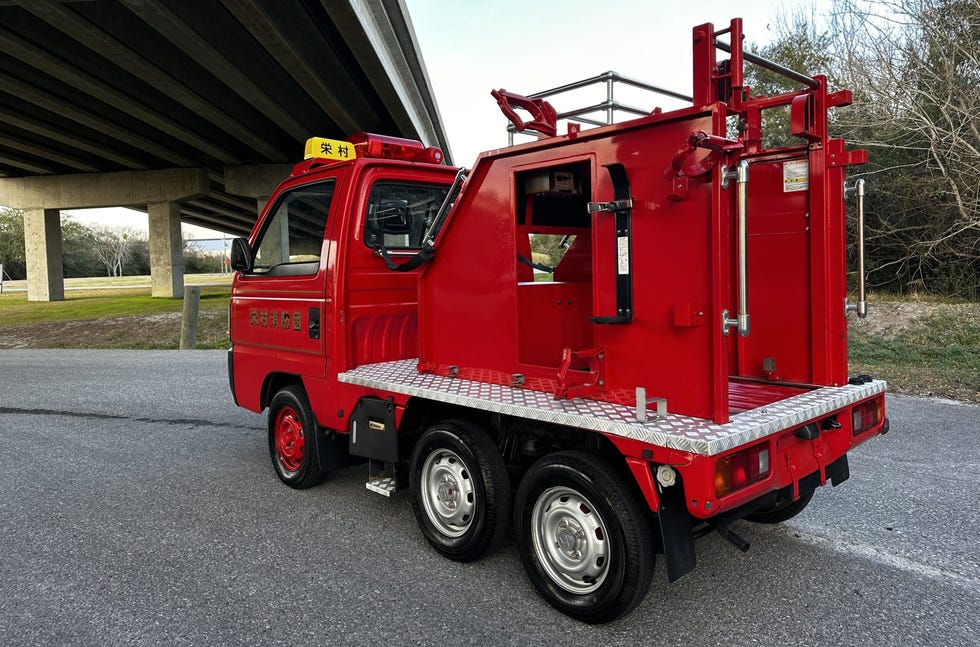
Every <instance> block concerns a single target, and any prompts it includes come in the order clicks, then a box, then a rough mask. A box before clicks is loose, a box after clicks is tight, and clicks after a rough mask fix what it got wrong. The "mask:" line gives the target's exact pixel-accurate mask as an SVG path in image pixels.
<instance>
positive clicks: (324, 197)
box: [252, 180, 336, 276]
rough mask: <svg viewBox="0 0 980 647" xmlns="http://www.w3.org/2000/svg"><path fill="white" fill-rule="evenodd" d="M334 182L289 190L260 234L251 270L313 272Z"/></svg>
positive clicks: (290, 273)
mask: <svg viewBox="0 0 980 647" xmlns="http://www.w3.org/2000/svg"><path fill="white" fill-rule="evenodd" d="M335 186H336V182H335V181H334V180H331V181H329V182H322V183H319V184H314V185H311V186H304V187H301V188H299V189H295V190H293V191H290V192H289V193H287V194H286V195H285V196H283V197H282V198H281V199H280V200H279V202H278V205H277V206H276V210H275V213H274V214H273V216H272V217H271V218H270V219H269V222H268V224H267V225H266V227H265V229H264V230H263V231H262V234H261V235H260V236H259V242H258V246H257V247H256V248H255V260H254V262H253V265H252V266H253V270H252V271H253V272H255V273H256V274H267V275H269V276H279V275H281V276H302V275H305V274H316V273H317V271H318V270H319V268H320V250H321V249H322V248H323V234H324V231H325V230H326V226H327V213H328V212H329V211H330V201H331V199H332V198H333V193H334V188H335Z"/></svg>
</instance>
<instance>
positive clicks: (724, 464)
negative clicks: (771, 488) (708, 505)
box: [715, 443, 769, 497]
mask: <svg viewBox="0 0 980 647" xmlns="http://www.w3.org/2000/svg"><path fill="white" fill-rule="evenodd" d="M767 476H769V445H768V444H766V443H763V444H761V445H756V446H754V447H749V448H748V449H743V450H742V451H740V452H736V453H734V454H730V455H728V456H723V457H721V458H719V459H718V462H717V463H716V464H715V495H716V496H719V497H722V496H725V495H726V494H729V493H731V492H734V491H735V490H740V489H742V488H744V487H745V486H747V485H751V484H752V483H756V482H758V481H761V480H762V479H764V478H766V477H767Z"/></svg>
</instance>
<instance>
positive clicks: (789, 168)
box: [783, 160, 810, 193]
mask: <svg viewBox="0 0 980 647" xmlns="http://www.w3.org/2000/svg"><path fill="white" fill-rule="evenodd" d="M809 188H810V166H809V164H808V163H807V161H806V160H797V161H795V162H783V193H788V192H790V191H806V190H807V189H809Z"/></svg>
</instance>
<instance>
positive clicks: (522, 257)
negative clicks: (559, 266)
mask: <svg viewBox="0 0 980 647" xmlns="http://www.w3.org/2000/svg"><path fill="white" fill-rule="evenodd" d="M517 262H518V263H520V264H522V265H527V266H528V267H531V268H534V269H536V270H540V271H542V272H547V273H548V274H554V273H555V268H553V267H548V266H547V265H544V264H542V263H535V262H534V261H532V260H531V259H529V258H528V257H527V256H525V255H524V254H518V255H517Z"/></svg>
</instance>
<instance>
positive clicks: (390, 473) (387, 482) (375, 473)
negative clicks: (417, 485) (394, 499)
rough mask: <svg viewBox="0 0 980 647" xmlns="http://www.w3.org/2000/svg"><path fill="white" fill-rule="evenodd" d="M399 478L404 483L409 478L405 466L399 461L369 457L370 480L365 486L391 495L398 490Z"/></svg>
mask: <svg viewBox="0 0 980 647" xmlns="http://www.w3.org/2000/svg"><path fill="white" fill-rule="evenodd" d="M399 477H401V479H399ZM399 480H401V482H402V483H405V482H406V481H407V480H408V475H407V473H406V471H405V469H404V467H402V466H401V465H399V464H398V463H388V462H386V461H379V460H374V459H368V480H367V483H365V484H364V487H366V488H367V489H369V490H371V491H372V492H377V493H378V494H380V495H382V496H386V497H390V496H391V493H392V492H395V491H396V490H398V481H399Z"/></svg>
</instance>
